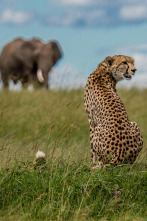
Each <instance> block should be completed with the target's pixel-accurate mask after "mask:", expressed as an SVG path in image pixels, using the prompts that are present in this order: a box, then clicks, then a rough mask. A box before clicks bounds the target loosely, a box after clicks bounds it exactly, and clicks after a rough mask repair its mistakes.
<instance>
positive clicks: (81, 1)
mask: <svg viewBox="0 0 147 221" xmlns="http://www.w3.org/2000/svg"><path fill="white" fill-rule="evenodd" d="M55 4H58V5H64V6H90V5H95V4H97V1H96V0H92V1H91V0H58V1H55Z"/></svg>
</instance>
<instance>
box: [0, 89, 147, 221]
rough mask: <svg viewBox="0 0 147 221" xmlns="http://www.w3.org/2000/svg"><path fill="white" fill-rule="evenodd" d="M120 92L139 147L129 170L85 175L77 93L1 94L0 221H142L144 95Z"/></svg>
mask: <svg viewBox="0 0 147 221" xmlns="http://www.w3.org/2000/svg"><path fill="white" fill-rule="evenodd" d="M119 95H120V97H121V99H122V101H123V103H124V105H125V107H126V110H127V113H128V115H129V118H130V120H131V121H136V122H137V123H138V125H139V126H140V129H141V133H142V135H143V139H144V148H143V150H142V151H141V153H140V155H139V157H138V158H137V161H136V162H135V164H134V165H133V166H132V167H128V166H119V167H117V168H109V169H104V168H102V169H100V170H96V171H91V165H90V144H89V125H88V120H87V116H86V114H85V110H84V105H83V90H73V91H62V90H61V91H43V90H40V91H39V90H38V91H33V92H29V91H25V90H23V91H21V92H15V91H5V92H4V91H1V93H0V98H1V99H0V119H1V120H0V162H1V164H0V167H1V170H0V221H4V220H8V221H9V220H10V221H14V220H29V221H31V220H74V221H77V220H80V221H85V220H88V221H95V220H103V221H104V220H105V221H106V220H120V221H121V220H128V221H129V220H130V221H131V220H136V221H137V220H143V221H144V220H146V217H147V214H146V203H147V198H146V195H145V193H146V183H147V175H146V162H147V154H146V152H147V133H146V131H147V99H146V97H147V90H143V91H139V90H137V89H131V90H119ZM38 149H39V150H42V151H44V152H45V153H46V158H47V162H46V164H44V165H42V166H40V167H37V168H36V167H35V163H34V161H35V154H36V152H37V150H38Z"/></svg>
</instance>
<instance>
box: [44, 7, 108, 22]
mask: <svg viewBox="0 0 147 221" xmlns="http://www.w3.org/2000/svg"><path fill="white" fill-rule="evenodd" d="M106 20H107V16H106V14H105V12H104V11H103V10H99V9H93V10H91V11H89V10H88V11H87V10H77V11H74V10H69V11H68V12H67V13H64V14H62V15H56V16H54V15H53V16H49V18H48V19H47V23H48V24H55V25H65V26H69V25H76V26H81V25H83V26H95V25H97V24H101V23H102V22H105V21H106Z"/></svg>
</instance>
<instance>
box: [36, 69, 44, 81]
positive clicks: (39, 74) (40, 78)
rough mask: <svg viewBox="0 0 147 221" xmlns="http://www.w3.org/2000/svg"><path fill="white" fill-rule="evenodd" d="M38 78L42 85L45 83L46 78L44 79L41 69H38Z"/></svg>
mask: <svg viewBox="0 0 147 221" xmlns="http://www.w3.org/2000/svg"><path fill="white" fill-rule="evenodd" d="M37 78H38V81H39V82H40V83H44V81H45V80H44V77H43V74H42V71H41V69H38V70H37Z"/></svg>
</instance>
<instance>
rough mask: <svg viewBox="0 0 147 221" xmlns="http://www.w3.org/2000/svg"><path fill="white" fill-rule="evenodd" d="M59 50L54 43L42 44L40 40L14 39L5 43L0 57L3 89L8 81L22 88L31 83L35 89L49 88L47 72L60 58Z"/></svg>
mask: <svg viewBox="0 0 147 221" xmlns="http://www.w3.org/2000/svg"><path fill="white" fill-rule="evenodd" d="M61 56H62V53H61V48H60V46H59V44H58V43H57V42H56V41H51V42H47V43H43V42H42V41H41V40H40V39H37V38H33V39H30V40H24V39H22V38H17V39H14V40H13V41H11V42H9V43H7V44H6V45H5V46H4V47H3V49H2V52H1V55H0V71H1V79H2V82H3V87H4V88H8V86H9V80H10V79H11V80H12V81H13V82H14V84H16V83H17V82H18V81H20V82H21V83H22V87H24V88H25V87H27V86H28V84H30V83H32V84H33V86H34V87H35V88H36V87H40V86H41V87H45V88H46V89H48V88H49V80H48V72H49V71H50V70H51V68H52V67H53V66H54V65H55V64H56V62H57V61H58V59H59V58H61Z"/></svg>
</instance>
